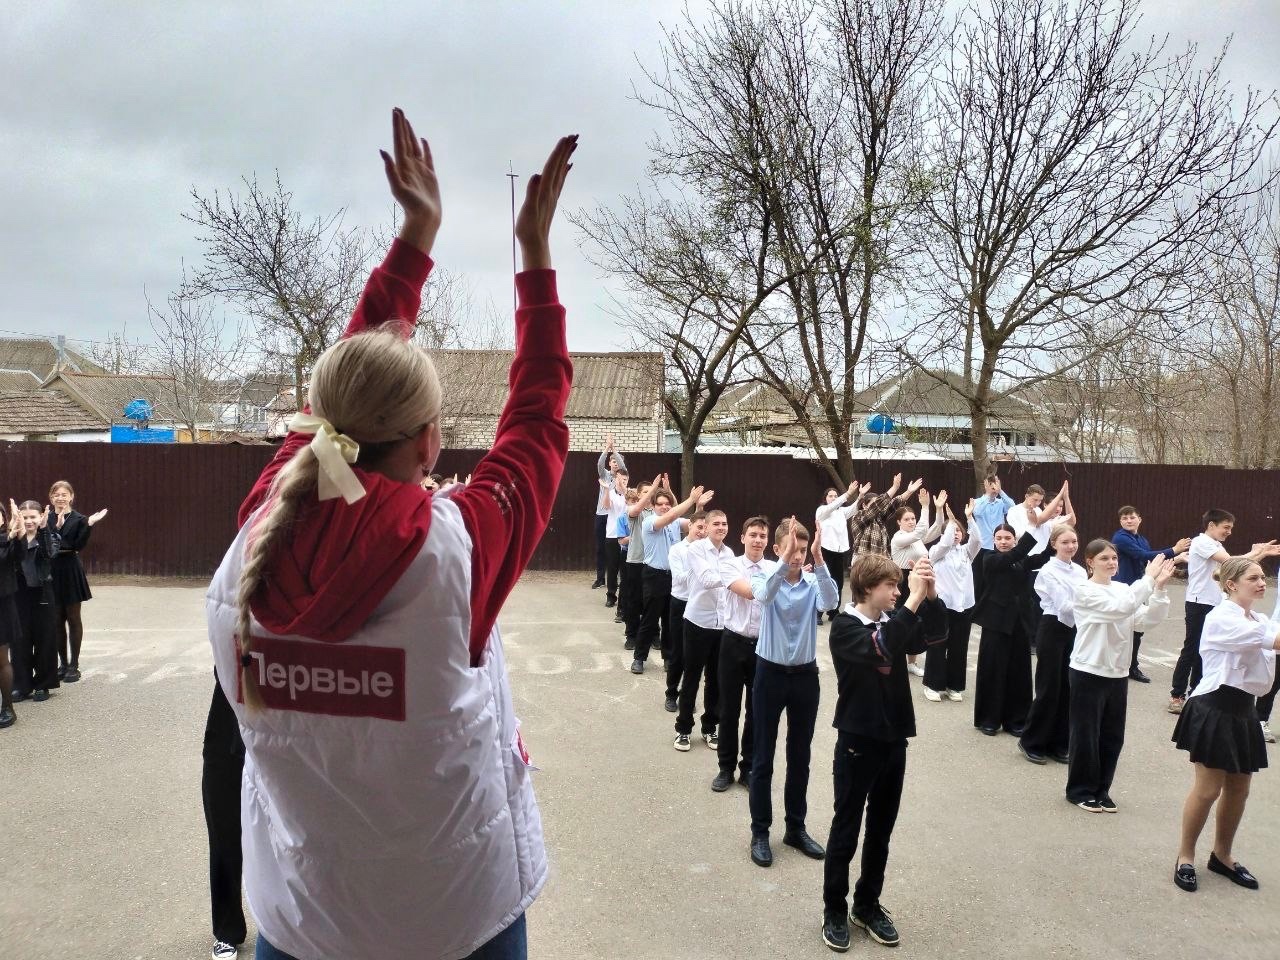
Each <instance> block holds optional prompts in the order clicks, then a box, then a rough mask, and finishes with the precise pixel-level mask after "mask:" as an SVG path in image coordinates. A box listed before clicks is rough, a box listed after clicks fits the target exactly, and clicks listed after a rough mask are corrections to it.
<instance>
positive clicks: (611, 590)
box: [604, 537, 623, 603]
mask: <svg viewBox="0 0 1280 960" xmlns="http://www.w3.org/2000/svg"><path fill="white" fill-rule="evenodd" d="M622 566H623V557H622V547H620V546H619V545H618V538H617V537H606V538H605V541H604V594H605V599H606V600H607V601H608V602H609V603H617V602H618V573H619V571H620V570H621V569H622Z"/></svg>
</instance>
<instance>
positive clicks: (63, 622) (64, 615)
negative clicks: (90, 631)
mask: <svg viewBox="0 0 1280 960" xmlns="http://www.w3.org/2000/svg"><path fill="white" fill-rule="evenodd" d="M68 640H69V641H70V648H71V649H70V654H71V656H70V657H68V656H67V652H68V651H67V647H68ZM83 641H84V622H83V621H81V619H80V604H78V603H68V604H64V605H62V606H60V607H58V664H59V666H63V667H67V666H71V667H75V668H76V669H77V670H78V669H79V668H80V644H81V643H82V642H83Z"/></svg>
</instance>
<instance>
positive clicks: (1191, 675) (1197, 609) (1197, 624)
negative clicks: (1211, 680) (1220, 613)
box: [1169, 600, 1213, 697]
mask: <svg viewBox="0 0 1280 960" xmlns="http://www.w3.org/2000/svg"><path fill="white" fill-rule="evenodd" d="M1182 606H1183V609H1184V610H1185V611H1186V615H1187V634H1186V637H1185V638H1184V639H1183V641H1182V652H1181V653H1179V654H1178V663H1177V665H1176V666H1175V667H1174V668H1173V688H1172V689H1171V690H1170V691H1169V696H1171V697H1185V696H1186V695H1187V694H1189V693H1190V692H1191V691H1192V690H1194V689H1195V688H1196V685H1197V684H1198V683H1199V682H1200V677H1201V674H1202V673H1203V671H1204V664H1203V663H1202V662H1201V660H1200V634H1201V633H1203V632H1204V618H1205V617H1207V616H1208V615H1209V611H1210V610H1212V609H1213V607H1211V606H1209V604H1207V603H1192V602H1191V601H1190V600H1187V601H1185V602H1184V603H1183V605H1182Z"/></svg>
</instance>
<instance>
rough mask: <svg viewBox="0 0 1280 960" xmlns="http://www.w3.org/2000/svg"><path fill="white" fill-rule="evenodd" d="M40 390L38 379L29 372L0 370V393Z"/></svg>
mask: <svg viewBox="0 0 1280 960" xmlns="http://www.w3.org/2000/svg"><path fill="white" fill-rule="evenodd" d="M39 389H40V378H39V377H37V376H36V375H35V374H34V373H32V372H31V371H30V370H0V391H19V390H25V391H27V392H30V391H32V390H39Z"/></svg>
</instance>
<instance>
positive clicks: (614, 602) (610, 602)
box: [604, 599, 618, 607]
mask: <svg viewBox="0 0 1280 960" xmlns="http://www.w3.org/2000/svg"><path fill="white" fill-rule="evenodd" d="M604 605H605V606H606V607H616V606H617V605H618V601H617V600H608V599H606V600H605V602H604Z"/></svg>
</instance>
